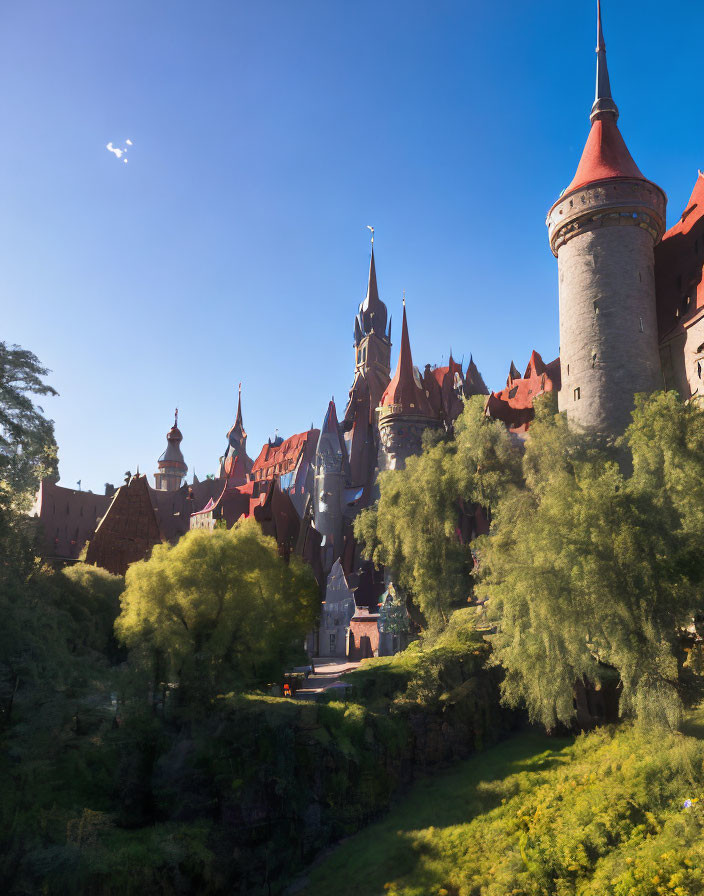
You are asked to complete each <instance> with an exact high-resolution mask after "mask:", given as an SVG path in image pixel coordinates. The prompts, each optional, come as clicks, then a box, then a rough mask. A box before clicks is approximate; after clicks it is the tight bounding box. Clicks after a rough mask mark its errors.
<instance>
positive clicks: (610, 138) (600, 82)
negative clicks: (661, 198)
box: [565, 0, 645, 193]
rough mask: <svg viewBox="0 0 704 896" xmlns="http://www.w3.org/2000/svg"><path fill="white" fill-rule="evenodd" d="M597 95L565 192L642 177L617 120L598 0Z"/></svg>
mask: <svg viewBox="0 0 704 896" xmlns="http://www.w3.org/2000/svg"><path fill="white" fill-rule="evenodd" d="M596 53H597V64H596V96H595V99H594V105H593V106H592V111H591V116H590V117H591V122H592V127H591V130H590V132H589V137H588V138H587V142H586V145H585V147H584V152H583V153H582V158H581V160H580V162H579V166H578V168H577V173H576V174H575V176H574V178H573V180H572V183H571V184H570V185H569V186H568V187H567V189H566V190H565V193H571V192H572V191H573V190H578V189H580V187H584V186H586V185H587V184H590V183H593V182H594V181H599V180H609V179H612V178H616V177H628V178H636V179H638V180H645V178H644V177H643V175H642V173H641V171H640V169H639V168H638V166H637V165H636V163H635V162H634V161H633V157H632V156H631V154H630V152H629V151H628V147H627V146H626V143H625V141H624V139H623V137H622V136H621V132H620V131H619V129H618V125H617V124H616V121H617V119H618V107H617V106H616V103H615V102H614V100H613V97H612V96H611V84H610V81H609V71H608V68H607V65H606V44H605V43H604V34H603V29H602V26H601V0H597V47H596Z"/></svg>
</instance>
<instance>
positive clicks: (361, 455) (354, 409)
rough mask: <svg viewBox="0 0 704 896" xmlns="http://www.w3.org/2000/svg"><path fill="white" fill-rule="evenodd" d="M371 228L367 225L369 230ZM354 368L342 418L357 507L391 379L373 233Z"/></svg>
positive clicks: (369, 481)
mask: <svg viewBox="0 0 704 896" xmlns="http://www.w3.org/2000/svg"><path fill="white" fill-rule="evenodd" d="M371 229H372V228H370V230H371ZM354 350H355V371H354V381H353V383H352V388H351V389H350V396H349V401H348V402H347V407H346V408H345V415H344V417H343V420H342V430H343V432H344V434H345V441H346V443H347V448H348V450H347V454H348V457H349V466H350V484H351V485H353V486H355V487H360V488H363V489H364V498H363V500H362V502H361V504H360V505H359V506H366V505H367V504H368V503H369V502H370V500H371V499H372V491H373V483H374V471H375V469H376V464H377V455H378V453H379V434H378V431H377V428H376V416H375V411H376V408H377V406H378V405H379V402H380V400H381V396H382V395H383V394H384V390H385V389H386V387H387V386H388V384H389V380H390V378H391V320H389V321H388V326H387V311H386V305H384V303H383V302H382V301H381V299H380V298H379V290H378V288H377V282H376V265H375V262H374V232H373V230H372V246H371V258H370V261H369V279H368V283H367V295H366V297H365V299H364V301H363V302H362V303H361V304H360V306H359V311H358V313H357V316H356V317H355V321H354Z"/></svg>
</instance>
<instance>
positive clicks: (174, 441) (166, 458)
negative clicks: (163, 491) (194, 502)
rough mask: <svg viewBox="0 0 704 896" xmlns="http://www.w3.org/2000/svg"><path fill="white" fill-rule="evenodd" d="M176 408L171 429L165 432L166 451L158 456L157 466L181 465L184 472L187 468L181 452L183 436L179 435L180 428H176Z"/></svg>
mask: <svg viewBox="0 0 704 896" xmlns="http://www.w3.org/2000/svg"><path fill="white" fill-rule="evenodd" d="M177 424H178V410H177V411H176V417H175V419H174V425H173V426H172V427H171V429H170V430H169V431H168V432H167V433H166V451H164V453H163V454H162V455H161V457H160V458H159V462H158V466H159V467H161V466H162V464H163V465H164V466H172V467H174V466H181V467H183V472H184V474H185V473H186V471H187V470H188V467H187V466H186V461H185V460H184V459H183V454H182V453H181V441H182V439H183V436H182V435H181V430H180V429H179V428H178V425H177Z"/></svg>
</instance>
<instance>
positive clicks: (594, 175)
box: [565, 115, 645, 193]
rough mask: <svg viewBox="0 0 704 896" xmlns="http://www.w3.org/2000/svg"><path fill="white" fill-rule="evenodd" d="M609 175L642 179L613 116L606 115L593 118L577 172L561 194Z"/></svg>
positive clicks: (610, 176) (604, 178)
mask: <svg viewBox="0 0 704 896" xmlns="http://www.w3.org/2000/svg"><path fill="white" fill-rule="evenodd" d="M613 177H632V178H637V179H638V180H645V178H644V177H643V175H642V174H641V172H640V169H639V168H638V166H637V165H636V163H635V162H634V161H633V157H632V156H631V154H630V152H629V151H628V147H627V146H626V143H625V141H624V139H623V137H622V136H621V132H620V131H619V129H618V125H617V124H616V119H615V117H614V116H613V115H606V116H604V117H603V118H597V119H596V120H595V121H594V123H593V124H592V127H591V130H590V131H589V137H587V142H586V145H585V147H584V152H583V153H582V158H581V160H580V162H579V166H578V168H577V173H576V174H575V176H574V179H573V181H572V183H571V184H570V185H569V187H567V189H566V190H565V193H571V192H572V191H573V190H578V189H579V188H580V187H584V186H586V185H587V184H590V183H593V182H594V181H597V180H608V179H610V178H613Z"/></svg>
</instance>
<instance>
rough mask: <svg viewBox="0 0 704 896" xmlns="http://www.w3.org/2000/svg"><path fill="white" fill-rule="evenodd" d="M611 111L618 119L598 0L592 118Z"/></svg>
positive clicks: (594, 118)
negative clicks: (612, 93) (594, 91)
mask: <svg viewBox="0 0 704 896" xmlns="http://www.w3.org/2000/svg"><path fill="white" fill-rule="evenodd" d="M607 113H610V114H611V115H613V116H614V120H616V119H618V106H617V105H616V103H615V102H614V99H613V97H612V96H611V83H610V82H609V69H608V66H607V65H606V43H605V42H604V30H603V28H602V25H601V0H596V95H595V97H594V105H593V106H592V113H591V115H590V118H591V120H592V122H594V121H596V120H597V119H598V118H603V117H604V115H605V114H607Z"/></svg>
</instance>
